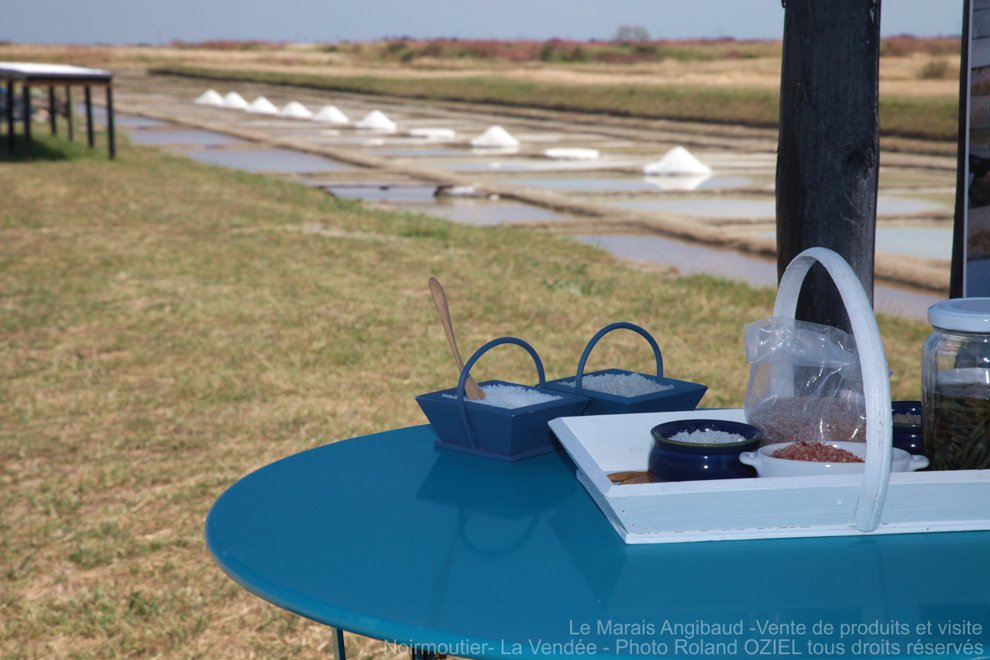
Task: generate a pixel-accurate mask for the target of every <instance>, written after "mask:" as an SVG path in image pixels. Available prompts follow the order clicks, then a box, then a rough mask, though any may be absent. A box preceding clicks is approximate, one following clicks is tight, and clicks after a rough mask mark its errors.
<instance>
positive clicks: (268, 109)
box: [244, 96, 278, 115]
mask: <svg viewBox="0 0 990 660" xmlns="http://www.w3.org/2000/svg"><path fill="white" fill-rule="evenodd" d="M244 110H245V111H246V112H250V113H252V114H255V115H277V114H278V108H276V107H275V104H274V103H272V102H271V101H269V100H268V99H266V98H265V97H264V96H259V97H258V98H256V99H255V100H253V101H251V103H250V104H248V107H246V108H244Z"/></svg>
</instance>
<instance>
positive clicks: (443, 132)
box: [409, 128, 457, 140]
mask: <svg viewBox="0 0 990 660" xmlns="http://www.w3.org/2000/svg"><path fill="white" fill-rule="evenodd" d="M409 135H411V136H412V137H421V138H426V139H427V140H453V139H454V138H456V137H457V132H456V131H454V130H452V129H450V128H411V129H409Z"/></svg>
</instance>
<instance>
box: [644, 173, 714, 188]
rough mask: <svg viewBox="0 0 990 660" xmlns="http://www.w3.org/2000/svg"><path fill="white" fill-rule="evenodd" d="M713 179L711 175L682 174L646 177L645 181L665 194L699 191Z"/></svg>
mask: <svg viewBox="0 0 990 660" xmlns="http://www.w3.org/2000/svg"><path fill="white" fill-rule="evenodd" d="M710 178H712V177H711V175H709V174H681V175H670V174H668V175H665V176H646V177H643V181H645V182H646V183H648V184H650V185H652V186H656V187H657V188H659V189H660V190H663V191H664V192H669V191H687V190H697V189H698V187H699V186H701V184H703V183H704V182H705V181H708V179H710Z"/></svg>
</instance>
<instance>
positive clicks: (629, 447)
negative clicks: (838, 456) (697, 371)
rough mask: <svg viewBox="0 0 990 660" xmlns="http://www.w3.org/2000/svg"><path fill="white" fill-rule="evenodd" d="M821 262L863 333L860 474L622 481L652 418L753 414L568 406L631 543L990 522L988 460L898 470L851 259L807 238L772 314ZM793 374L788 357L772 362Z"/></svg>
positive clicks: (785, 308)
mask: <svg viewBox="0 0 990 660" xmlns="http://www.w3.org/2000/svg"><path fill="white" fill-rule="evenodd" d="M815 263H820V264H821V265H822V266H823V267H824V268H825V269H826V270H827V271H828V273H829V274H830V275H831V276H832V280H833V281H834V282H835V285H836V287H837V288H838V290H839V293H840V295H841V296H842V302H843V304H844V306H845V308H846V312H847V314H848V316H849V322H850V325H851V326H852V331H853V335H854V336H855V338H856V345H857V351H858V352H859V357H860V366H861V368H862V372H863V388H864V394H865V397H866V465H865V466H864V470H863V474H862V475H828V476H822V477H773V478H767V477H760V478H755V479H724V480H713V481H683V482H677V483H662V484H640V485H628V486H616V485H613V484H612V482H610V481H609V480H608V477H607V476H606V474H607V473H610V472H620V471H625V470H643V469H644V468H645V467H646V466H647V464H648V458H649V454H650V450H651V449H652V444H653V438H652V436H651V435H650V429H651V428H653V427H654V426H655V425H656V424H659V423H660V422H664V421H671V420H675V419H691V418H694V419H697V418H699V417H720V418H722V419H730V420H736V421H745V418H744V414H743V412H742V411H741V410H729V411H692V412H679V413H644V414H639V415H607V416H600V417H568V418H560V419H555V420H552V421H551V422H550V428H551V429H553V431H554V433H556V434H557V437H558V438H559V439H560V441H561V442H562V443H563V445H564V448H565V449H566V450H567V452H568V453H569V454H570V455H571V457H572V458H573V459H574V461H575V463H577V467H578V479H580V481H581V483H583V484H584V485H585V487H586V488H587V489H588V492H589V493H591V496H592V497H593V498H595V501H596V502H597V503H598V506H599V507H600V508H601V509H602V511H603V512H604V513H605V515H606V516H607V517H608V519H609V520H610V521H611V522H612V525H613V526H614V527H615V529H616V530H617V531H618V532H619V534H620V535H622V537H623V538H624V539H625V540H626V542H627V543H673V542H678V541H709V540H713V541H714V540H724V539H761V538H785V537H794V536H846V535H855V534H904V533H909V532H949V531H962V530H990V470H957V471H942V472H910V473H894V474H891V472H890V459H891V449H892V445H893V441H892V438H891V429H892V425H891V405H890V381H889V379H888V370H887V358H886V356H885V355H884V352H883V342H882V341H881V338H880V330H879V328H878V327H877V322H876V318H875V317H874V316H873V308H872V306H871V305H870V301H869V299H868V298H867V297H866V294H865V292H864V291H863V287H862V285H861V284H860V282H859V279H858V278H857V277H856V274H855V273H854V272H853V270H852V268H850V267H849V264H847V263H846V262H845V260H843V259H842V257H840V256H839V255H838V254H836V253H835V252H833V251H831V250H827V249H825V248H810V249H808V250H805V251H804V252H802V253H801V254H799V255H798V256H797V257H795V258H794V260H793V261H792V262H791V263H790V265H788V267H787V270H786V271H785V272H784V275H783V277H781V280H780V287H779V288H778V290H777V300H776V302H775V303H774V316H778V317H785V318H791V319H793V318H795V311H796V308H797V301H798V296H799V294H800V291H801V285H802V283H803V281H804V278H805V276H806V275H807V274H808V271H809V270H810V269H811V267H812V266H813V265H814V264H815ZM773 377H774V378H781V379H783V383H784V384H786V383H787V382H788V379H792V378H793V375H792V374H791V373H789V372H788V371H787V370H786V369H781V370H778V371H775V372H774V373H773Z"/></svg>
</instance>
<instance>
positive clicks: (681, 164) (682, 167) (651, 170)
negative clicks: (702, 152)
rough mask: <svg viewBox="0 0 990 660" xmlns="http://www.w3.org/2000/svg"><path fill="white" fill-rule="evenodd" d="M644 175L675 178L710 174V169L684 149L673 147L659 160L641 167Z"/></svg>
mask: <svg viewBox="0 0 990 660" xmlns="http://www.w3.org/2000/svg"><path fill="white" fill-rule="evenodd" d="M643 173H644V174H672V175H675V176H686V175H691V174H711V173H712V168H710V167H708V166H707V165H705V164H704V163H702V162H701V161H700V160H698V159H697V158H695V156H694V154H692V153H691V152H690V151H688V150H687V149H685V148H684V147H674V148H673V149H671V150H670V151H668V152H667V153H666V154H664V157H663V158H661V159H660V160H658V161H656V162H655V163H649V164H648V165H644V166H643Z"/></svg>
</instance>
